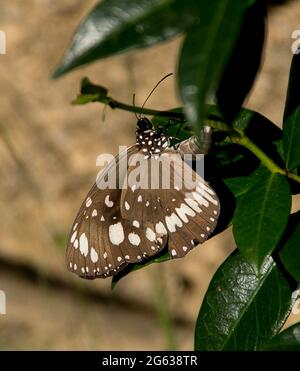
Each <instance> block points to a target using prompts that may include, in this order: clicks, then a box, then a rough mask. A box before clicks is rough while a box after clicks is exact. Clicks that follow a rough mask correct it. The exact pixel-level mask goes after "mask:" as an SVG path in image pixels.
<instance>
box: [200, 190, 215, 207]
mask: <svg viewBox="0 0 300 371" xmlns="http://www.w3.org/2000/svg"><path fill="white" fill-rule="evenodd" d="M206 188H207V187H206ZM196 190H197V192H198V193H200V194H201V195H203V197H204V198H206V199H207V200H208V201H210V202H211V203H213V204H214V205H218V201H217V200H215V199H214V198H212V197H211V195H210V194H209V193H208V192H206V191H205V190H204V189H201V188H200V187H197V188H196Z"/></svg>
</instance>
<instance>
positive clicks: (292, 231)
mask: <svg viewBox="0 0 300 371" xmlns="http://www.w3.org/2000/svg"><path fill="white" fill-rule="evenodd" d="M290 219H291V223H289V228H288V234H289V236H288V239H287V240H286V241H285V242H284V244H283V246H282V248H281V250H280V252H279V254H280V258H281V261H282V263H283V265H284V267H285V268H286V270H287V271H288V272H289V274H290V275H291V276H292V277H294V278H295V280H296V281H298V282H300V212H298V213H296V214H293V215H292V216H291V218H290Z"/></svg>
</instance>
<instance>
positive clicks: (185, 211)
mask: <svg viewBox="0 0 300 371" xmlns="http://www.w3.org/2000/svg"><path fill="white" fill-rule="evenodd" d="M175 210H176V212H177V214H178V215H179V217H180V219H182V220H183V221H184V222H185V223H187V222H188V218H187V217H186V215H189V216H192V217H194V216H195V215H196V213H195V211H194V210H192V209H191V208H190V207H188V206H187V205H186V204H184V203H182V204H181V205H180V207H179V208H176V209H175Z"/></svg>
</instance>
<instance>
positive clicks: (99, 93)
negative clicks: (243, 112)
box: [73, 80, 300, 183]
mask: <svg viewBox="0 0 300 371" xmlns="http://www.w3.org/2000/svg"><path fill="white" fill-rule="evenodd" d="M86 83H89V81H88V80H87V81H86ZM89 84H90V83H89ZM90 86H92V87H94V88H96V91H95V92H93V91H92V92H89V93H88V94H86V93H85V92H83V91H82V94H81V95H79V96H78V97H77V99H76V100H75V101H74V102H73V104H85V103H89V102H99V103H103V104H106V105H108V106H110V108H112V109H116V108H117V109H121V110H124V111H128V112H134V113H137V114H144V115H150V116H160V117H168V118H173V119H177V120H181V121H184V120H185V116H184V113H183V112H174V111H159V110H154V109H150V108H145V107H139V106H131V105H129V104H126V103H122V102H119V101H117V100H115V99H113V98H111V97H109V96H108V95H107V90H106V89H105V88H103V87H100V86H95V85H90ZM91 93H92V94H91ZM93 93H94V94H93ZM203 126H210V127H212V128H213V129H215V130H218V131H224V132H227V133H228V135H229V137H230V139H231V140H232V142H233V143H236V144H239V145H241V146H243V147H245V148H247V149H248V150H249V151H250V152H252V153H253V154H254V155H255V156H256V157H257V158H258V159H259V160H260V161H261V162H262V164H263V165H264V166H266V167H267V168H268V169H269V170H270V171H271V172H272V173H279V174H282V175H284V176H287V177H288V178H290V179H292V180H294V181H296V182H298V183H300V176H298V175H296V174H293V173H290V172H288V171H287V170H286V169H282V168H281V167H279V166H278V165H277V164H276V163H275V162H274V161H273V160H272V159H271V158H270V157H268V155H267V154H266V153H264V152H263V151H262V150H261V149H260V148H259V147H258V146H257V145H256V144H255V143H254V142H252V140H251V139H250V138H248V137H247V136H246V135H245V133H244V131H242V130H238V129H234V130H232V128H231V127H230V125H228V124H227V123H226V122H223V121H221V120H213V119H210V118H206V119H204V121H203ZM237 134H238V135H237Z"/></svg>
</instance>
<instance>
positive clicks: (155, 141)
mask: <svg viewBox="0 0 300 371" xmlns="http://www.w3.org/2000/svg"><path fill="white" fill-rule="evenodd" d="M129 158H130V161H131V162H130V161H129V160H128V159H129ZM115 160H116V161H115V163H114V164H109V165H108V166H107V167H106V168H105V169H104V170H103V171H102V173H101V174H100V175H99V179H97V182H96V184H95V185H94V186H93V187H92V189H91V190H90V192H89V193H88V195H87V197H86V199H85V201H84V202H83V204H82V206H81V208H80V210H79V212H78V214H77V217H76V219H75V221H74V224H73V226H72V230H71V233H70V237H69V243H68V248H67V253H66V264H67V268H68V269H69V270H70V271H72V272H73V273H76V274H77V275H79V276H80V277H82V278H87V279H93V278H105V277H108V276H112V275H115V274H117V273H118V272H119V271H120V270H121V269H123V268H125V267H126V266H127V265H128V264H129V263H137V262H141V261H143V260H145V259H148V258H149V257H151V256H153V255H156V254H157V253H158V252H159V251H161V250H162V249H163V248H164V247H165V246H166V245H167V244H168V249H169V251H170V255H171V257H172V258H179V257H183V256H184V255H186V254H187V253H188V252H189V251H190V250H191V249H192V248H193V247H194V246H196V245H197V244H198V243H199V242H200V243H202V242H204V241H205V240H206V239H207V238H208V236H209V234H210V233H211V232H212V231H213V230H214V228H215V226H216V223H217V218H218V216H219V211H220V206H219V201H218V198H217V196H216V194H215V192H214V191H213V190H212V188H210V187H209V185H208V184H207V183H205V181H204V180H203V179H202V178H201V177H200V176H199V175H198V174H196V173H195V172H194V171H193V170H192V168H190V167H189V166H188V165H186V164H185V163H184V162H183V161H182V159H181V157H180V155H179V154H178V153H177V152H176V151H175V150H174V149H173V148H170V141H169V138H168V137H167V136H166V135H165V134H164V133H161V132H159V131H156V130H154V129H153V128H152V124H151V122H150V121H149V120H148V119H146V118H140V119H139V120H138V122H137V128H136V144H135V145H133V146H132V147H130V148H129V149H128V150H127V151H126V152H125V153H122V154H120V155H119V156H117V157H116V158H115ZM133 160H135V161H133ZM124 161H128V163H126V164H124V163H123V162H124ZM136 162H139V163H140V164H139V166H140V168H139V174H138V176H137V177H134V176H133V175H135V172H136V170H137V169H136V166H134V165H132V163H134V164H135V163H136ZM141 164H142V165H143V166H141ZM120 169H123V170H121V171H120ZM111 171H116V174H117V179H116V180H117V182H116V184H117V185H118V187H117V188H112V189H110V188H104V189H102V188H99V182H100V183H101V181H102V180H103V179H105V178H106V177H107V176H108V174H109V173H110V172H111ZM164 175H165V177H163V176H164ZM163 178H165V179H163ZM145 179H146V182H144V186H143V185H142V183H141V182H142V181H143V180H145ZM120 185H122V187H121V186H120Z"/></svg>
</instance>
